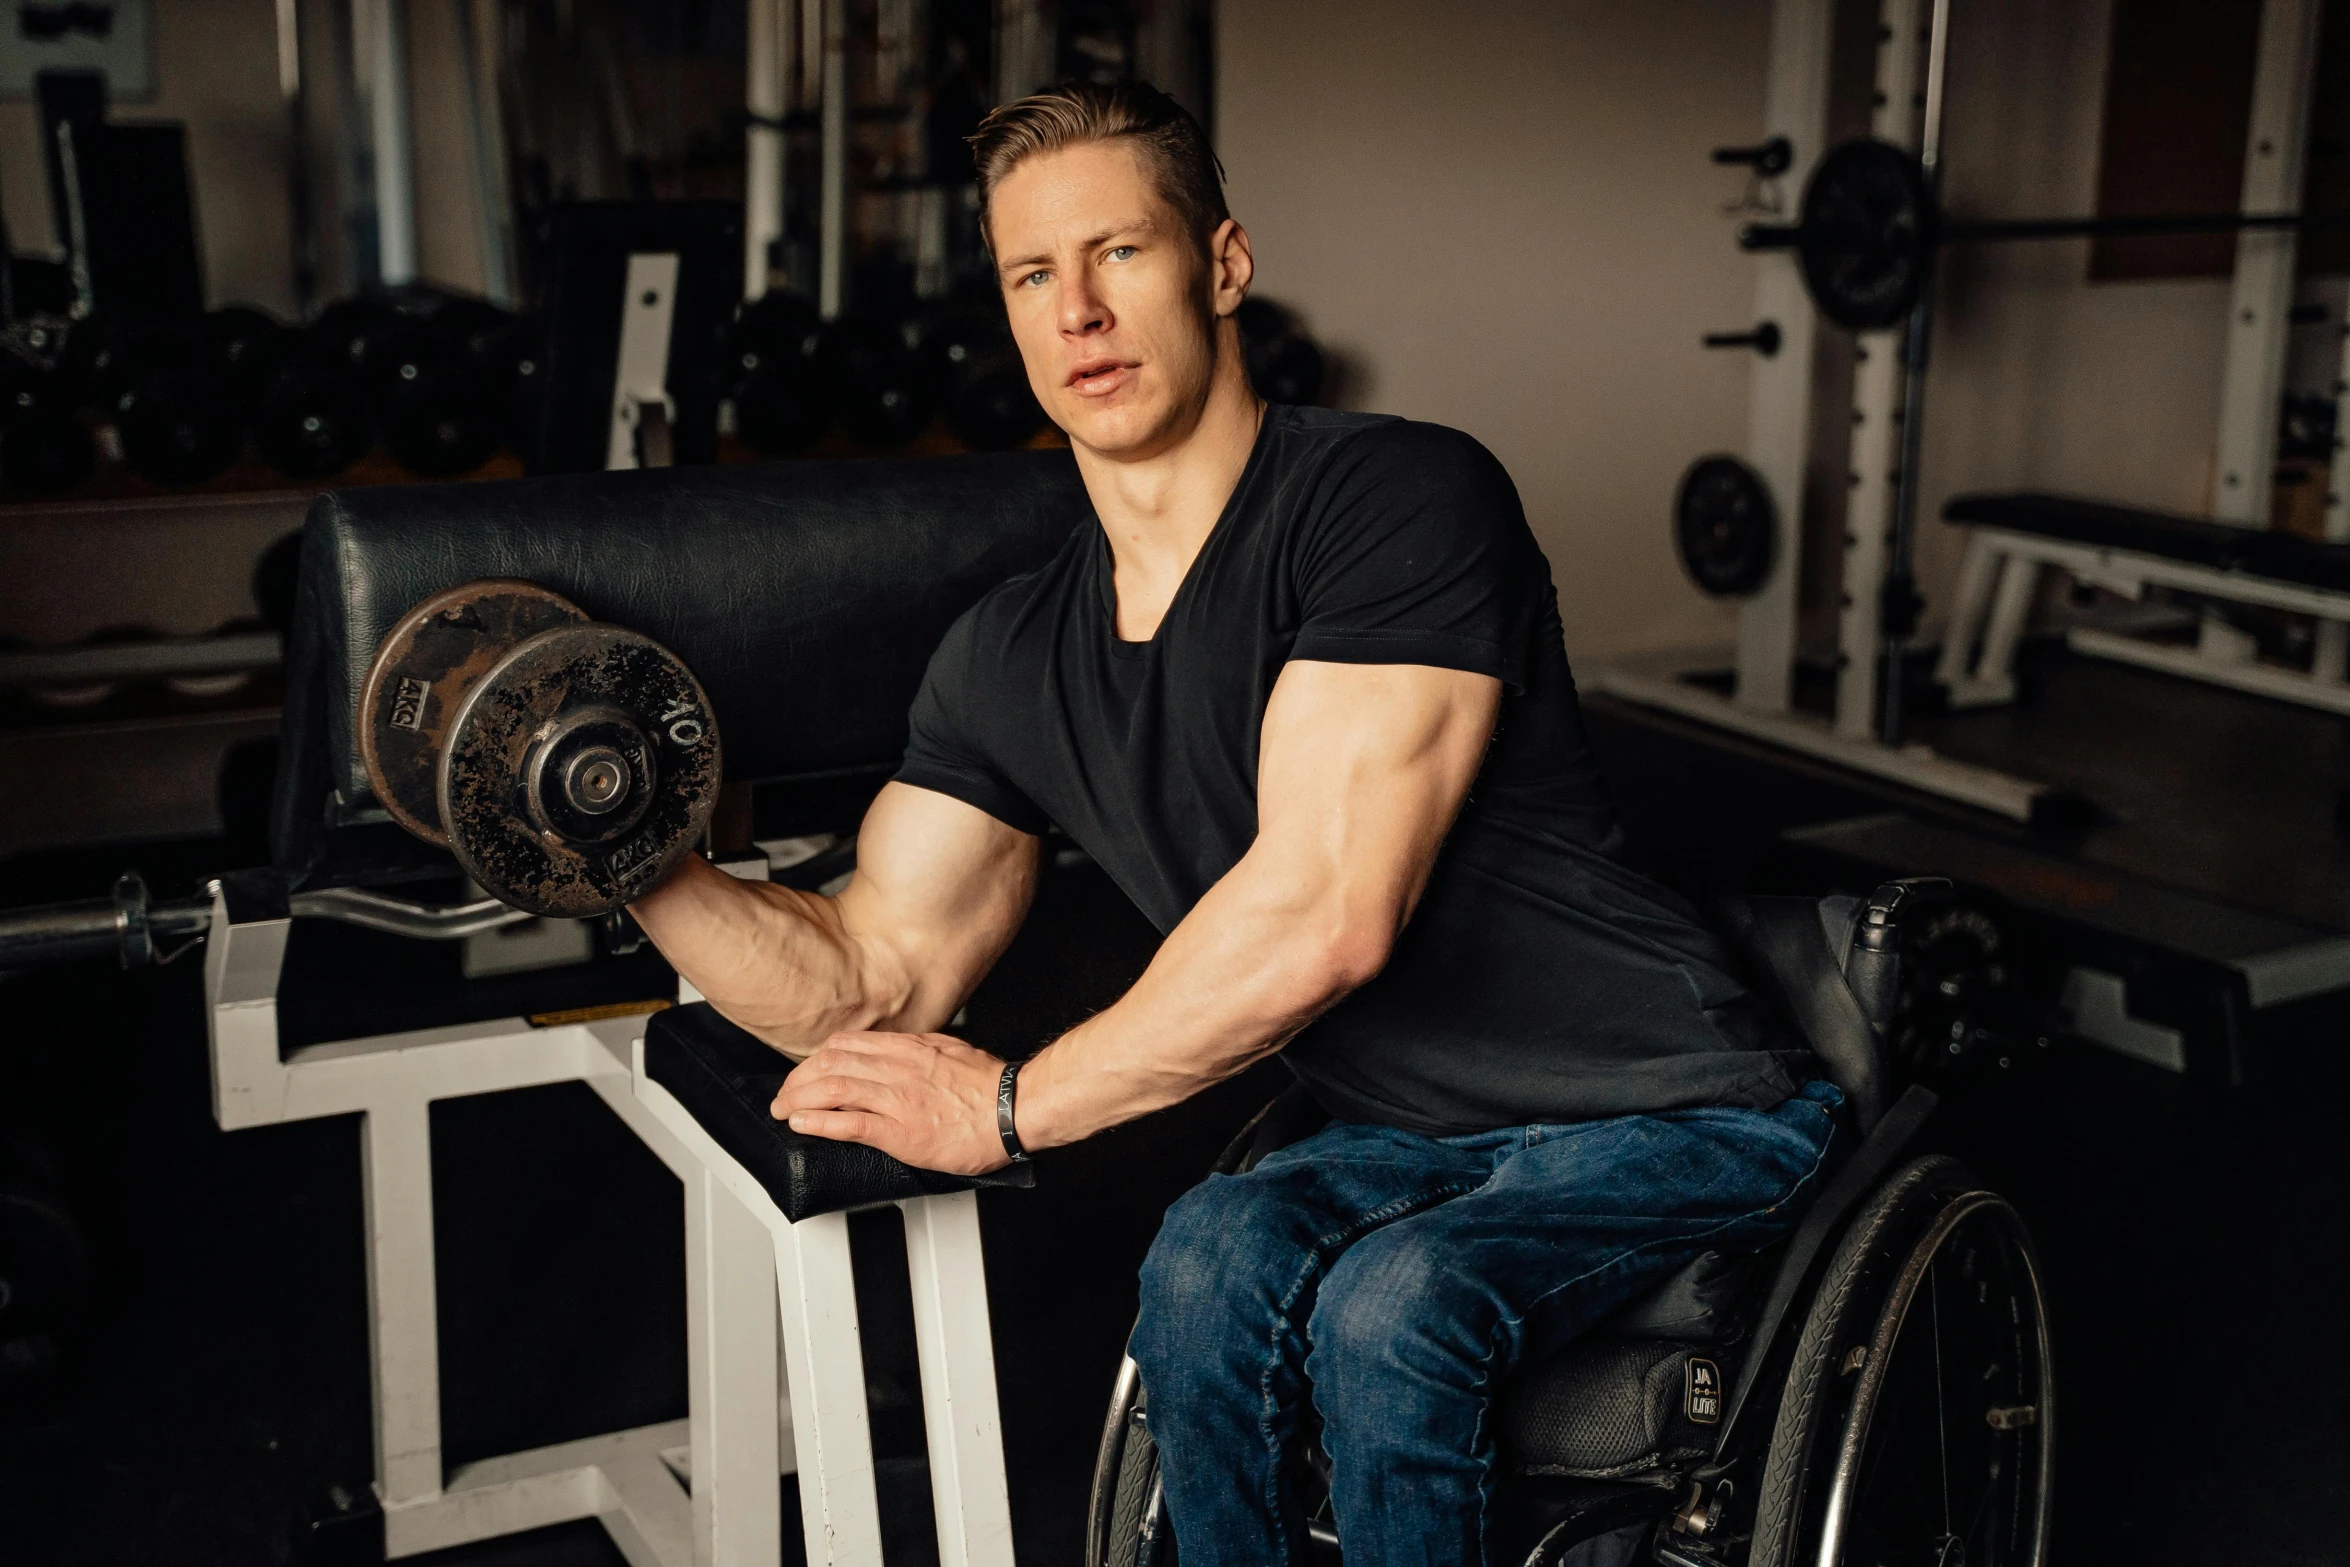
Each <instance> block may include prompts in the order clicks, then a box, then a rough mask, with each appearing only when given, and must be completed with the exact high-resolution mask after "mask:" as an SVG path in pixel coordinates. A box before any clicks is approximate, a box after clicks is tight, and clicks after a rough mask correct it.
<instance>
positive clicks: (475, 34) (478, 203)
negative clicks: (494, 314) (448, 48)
mask: <svg viewBox="0 0 2350 1567" xmlns="http://www.w3.org/2000/svg"><path fill="white" fill-rule="evenodd" d="M450 9H451V12H452V20H453V21H454V22H455V23H456V27H457V68H458V70H459V72H460V73H461V74H462V75H463V77H464V92H463V95H462V97H461V99H460V102H461V104H462V106H463V107H464V110H465V145H466V151H467V153H468V154H469V155H470V157H471V159H472V161H473V200H474V215H475V218H476V220H477V222H478V224H479V236H480V242H481V275H482V289H481V291H482V294H483V296H484V297H485V298H487V299H488V300H489V302H490V303H491V304H493V305H500V306H504V307H506V308H508V309H511V308H512V307H513V305H514V303H515V300H516V297H517V295H518V293H519V290H518V289H517V287H516V278H515V275H514V235H513V222H514V200H513V196H512V194H511V192H510V191H509V190H508V188H507V183H506V127H505V120H504V118H503V116H502V115H501V114H500V112H499V109H498V88H497V82H498V78H497V73H496V72H495V71H494V70H493V71H491V72H489V73H487V74H485V73H484V72H483V71H482V68H481V18H480V15H479V13H478V12H477V11H476V9H475V7H474V0H450Z"/></svg>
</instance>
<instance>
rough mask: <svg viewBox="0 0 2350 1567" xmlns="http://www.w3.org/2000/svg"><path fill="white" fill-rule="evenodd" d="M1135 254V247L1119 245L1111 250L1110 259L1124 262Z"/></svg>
mask: <svg viewBox="0 0 2350 1567" xmlns="http://www.w3.org/2000/svg"><path fill="white" fill-rule="evenodd" d="M1133 254H1134V247H1133V246H1132V245H1118V246H1115V247H1113V248H1112V249H1111V251H1110V259H1111V260H1112V261H1124V260H1125V259H1126V258H1127V257H1128V256H1131V255H1133Z"/></svg>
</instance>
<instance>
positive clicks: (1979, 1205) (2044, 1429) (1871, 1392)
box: [1816, 1191, 2056, 1567]
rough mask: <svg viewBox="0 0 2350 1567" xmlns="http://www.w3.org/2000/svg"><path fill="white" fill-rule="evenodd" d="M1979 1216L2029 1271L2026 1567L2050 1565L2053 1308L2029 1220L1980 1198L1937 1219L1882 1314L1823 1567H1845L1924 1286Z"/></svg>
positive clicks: (1855, 1404) (1959, 1201)
mask: <svg viewBox="0 0 2350 1567" xmlns="http://www.w3.org/2000/svg"><path fill="white" fill-rule="evenodd" d="M1978 1216H1980V1217H1984V1218H1988V1219H1990V1220H1992V1221H1993V1222H1994V1223H1996V1224H1997V1225H1998V1226H1999V1228H2000V1229H2001V1230H2003V1231H2004V1232H2005V1235H2006V1239H2007V1240H2008V1242H2009V1243H2010V1244H2011V1245H2012V1246H2013V1247H2014V1249H2015V1256H2016V1258H2017V1260H2018V1261H2020V1262H2021V1263H2022V1264H2023V1271H2024V1281H2025V1283H2026V1285H2027V1286H2028V1293H2029V1294H2030V1296H2031V1302H2032V1335H2033V1341H2034V1344H2035V1347H2036V1348H2037V1349H2038V1352H2039V1357H2040V1366H2039V1373H2040V1375H2039V1380H2040V1385H2039V1389H2038V1393H2037V1403H2038V1420H2037V1423H2038V1426H2039V1443H2040V1458H2039V1465H2038V1468H2039V1475H2038V1483H2037V1485H2036V1486H2035V1487H2034V1495H2033V1503H2032V1554H2031V1557H2030V1560H2029V1562H2028V1563H2027V1564H2026V1567H2040V1564H2041V1563H2043V1562H2044V1561H2046V1560H2047V1556H2048V1528H2049V1505H2048V1504H2049V1493H2050V1490H2051V1488H2052V1486H2053V1483H2054V1481H2055V1474H2056V1470H2055V1460H2056V1408H2055V1398H2054V1393H2053V1390H2054V1386H2055V1381H2056V1377H2055V1366H2054V1360H2053V1358H2052V1356H2051V1353H2050V1344H2049V1334H2048V1306H2047V1301H2046V1298H2045V1297H2044V1295H2043V1294H2042V1292H2041V1289H2040V1261H2039V1258H2038V1257H2037V1256H2036V1255H2035V1254H2034V1253H2033V1250H2032V1237H2031V1232H2030V1231H2029V1230H2028V1229H2026V1228H2025V1226H2024V1222H2023V1218H2022V1216H2021V1215H2020V1214H2018V1213H2017V1212H2016V1211H2015V1209H2014V1208H2013V1207H2012V1206H2011V1205H2010V1204H2009V1203H2008V1202H2007V1200H2006V1199H2004V1198H2002V1197H2000V1196H1999V1195H1997V1194H1996V1193H1993V1192H1984V1191H1977V1192H1968V1193H1965V1194H1963V1195H1961V1196H1959V1197H1956V1198H1953V1199H1952V1200H1951V1202H1950V1203H1949V1205H1948V1206H1946V1207H1945V1208H1944V1209H1943V1210H1942V1212H1941V1213H1940V1214H1938V1215H1936V1216H1935V1219H1934V1222H1933V1223H1932V1224H1931V1225H1929V1226H1928V1227H1927V1229H1926V1233H1925V1234H1924V1235H1923V1236H1922V1237H1921V1238H1920V1240H1919V1242H1918V1244H1917V1245H1916V1246H1914V1247H1912V1248H1911V1250H1910V1254H1909V1258H1908V1260H1907V1261H1906V1262H1904V1263H1903V1265H1902V1269H1901V1273H1900V1275H1899V1276H1898V1277H1897V1278H1895V1280H1894V1281H1893V1287H1892V1289H1891V1291H1890V1292H1888V1294H1887V1296H1886V1306H1885V1309H1884V1310H1883V1311H1881V1312H1880V1313H1879V1314H1878V1318H1877V1330H1876V1332H1875V1334H1874V1335H1873V1336H1872V1337H1871V1338H1870V1340H1869V1346H1868V1359H1867V1360H1866V1361H1865V1362H1864V1363H1863V1365H1862V1367H1861V1373H1860V1383H1859V1385H1858V1386H1857V1387H1856V1388H1855V1389H1854V1390H1853V1395H1852V1407H1851V1411H1850V1413H1849V1414H1848V1415H1847V1416H1846V1417H1845V1422H1844V1432H1843V1437H1842V1440H1841V1441H1840V1443H1839V1444H1838V1446H1837V1450H1836V1467H1835V1471H1834V1473H1833V1474H1832V1475H1831V1477H1830V1479H1829V1484H1828V1498H1827V1502H1826V1505H1825V1506H1824V1508H1823V1509H1822V1517H1821V1520H1820V1549H1819V1555H1818V1557H1817V1558H1816V1561H1817V1564H1818V1567H1841V1560H1842V1556H1843V1551H1844V1532H1845V1524H1846V1520H1847V1519H1848V1518H1849V1517H1850V1515H1851V1511H1852V1505H1853V1502H1854V1499H1855V1496H1856V1494H1857V1491H1858V1487H1859V1483H1860V1469H1861V1461H1862V1458H1863V1457H1864V1456H1865V1454H1866V1453H1867V1451H1868V1439H1869V1428H1870V1426H1871V1424H1872V1423H1873V1421H1874V1417H1875V1415H1876V1408H1877V1399H1878V1395H1879V1394H1880V1393H1882V1392H1883V1390H1884V1385H1885V1379H1886V1376H1887V1374H1888V1373H1889V1371H1890V1369H1891V1366H1892V1361H1893V1347H1894V1344H1895V1342H1896V1341H1897V1340H1898V1339H1899V1338H1900V1336H1901V1327H1902V1324H1903V1323H1904V1322H1905V1321H1906V1320H1907V1319H1908V1316H1909V1308H1910V1304H1911V1302H1912V1301H1913V1300H1915V1299H1916V1297H1917V1291H1918V1286H1919V1284H1921V1283H1922V1282H1923V1281H1924V1280H1925V1277H1926V1274H1927V1270H1928V1269H1930V1268H1931V1267H1932V1266H1933V1263H1934V1261H1935V1259H1936V1258H1938V1257H1939V1256H1940V1255H1941V1253H1942V1248H1943V1245H1944V1244H1945V1243H1946V1242H1947V1241H1948V1240H1949V1239H1950V1237H1951V1236H1952V1235H1953V1234H1955V1233H1956V1232H1957V1230H1958V1227H1959V1226H1960V1225H1961V1224H1964V1223H1965V1222H1966V1221H1967V1220H1968V1219H1970V1218H1975V1217H1978Z"/></svg>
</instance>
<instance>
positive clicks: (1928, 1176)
mask: <svg viewBox="0 0 2350 1567" xmlns="http://www.w3.org/2000/svg"><path fill="white" fill-rule="evenodd" d="M1981 1187H1982V1183H1981V1182H1980V1181H1978V1180H1977V1179H1976V1178H1975V1176H1974V1175H1973V1173H1972V1172H1970V1171H1969V1170H1968V1169H1967V1167H1966V1166H1965V1165H1963V1164H1960V1163H1959V1162H1958V1161H1957V1160H1956V1159H1952V1158H1949V1157H1947V1156H1945V1155H1940V1154H1935V1155H1929V1156H1927V1157H1926V1158H1923V1159H1917V1160H1913V1161H1912V1162H1911V1163H1909V1164H1907V1165H1905V1166H1903V1167H1902V1168H1901V1170H1899V1171H1898V1172H1897V1173H1895V1175H1894V1176H1893V1178H1892V1179H1891V1180H1889V1181H1887V1182H1886V1183H1885V1184H1884V1185H1883V1186H1881V1187H1879V1188H1878V1190H1877V1193H1876V1195H1875V1196H1873V1197H1871V1198H1870V1199H1869V1200H1868V1202H1867V1203H1866V1204H1865V1205H1864V1206H1863V1207H1862V1208H1861V1210H1860V1212H1859V1213H1858V1214H1857V1215H1856V1216H1854V1218H1853V1221H1852V1224H1851V1227H1850V1228H1848V1229H1846V1230H1845V1232H1844V1238H1843V1239H1842V1240H1841V1241H1839V1242H1838V1243H1837V1246H1836V1252H1835V1255H1834V1256H1833V1257H1832V1258H1831V1259H1830V1260H1829V1262H1828V1271H1827V1273H1826V1274H1825V1275H1824V1276H1823V1277H1822V1278H1821V1280H1820V1288H1819V1292H1818V1293H1817V1294H1816V1295H1814V1296H1813V1297H1812V1305H1811V1311H1810V1314H1809V1315H1808V1316H1806V1317H1805V1319H1804V1323H1803V1332H1802V1333H1801V1335H1799V1336H1798V1337H1797V1339H1796V1341H1795V1356H1794V1362H1793V1364H1792V1365H1791V1366H1790V1368H1789V1370H1788V1376H1787V1390H1786V1392H1785V1393H1784V1394H1783V1395H1782V1396H1781V1398H1780V1400H1779V1418H1778V1422H1777V1424H1776V1425H1775V1426H1773V1427H1772V1430H1771V1445H1770V1451H1769V1455H1768V1456H1767V1457H1766V1458H1765V1460H1764V1463H1763V1480H1762V1492H1761V1495H1760V1497H1759V1498H1758V1499H1757V1501H1756V1504H1755V1520H1754V1542H1753V1544H1752V1546H1751V1547H1750V1548H1749V1551H1748V1555H1747V1567H1789V1564H1790V1563H1791V1562H1792V1561H1793V1560H1794V1556H1795V1550H1796V1547H1797V1544H1798V1539H1799V1535H1800V1533H1801V1531H1802V1528H1803V1524H1804V1502H1805V1500H1806V1491H1807V1489H1808V1481H1809V1479H1810V1476H1811V1473H1812V1470H1813V1469H1814V1468H1815V1467H1816V1461H1817V1459H1818V1457H1819V1453H1820V1449H1821V1446H1822V1441H1821V1438H1822V1437H1823V1435H1824V1434H1826V1431H1827V1429H1828V1427H1829V1425H1830V1424H1831V1422H1833V1420H1834V1418H1835V1406H1836V1404H1837V1402H1838V1401H1837V1400H1836V1399H1835V1397H1834V1396H1833V1395H1834V1394H1835V1393H1836V1392H1837V1390H1838V1387H1839V1383H1840V1378H1839V1377H1838V1375H1837V1364H1838V1362H1839V1360H1840V1359H1841V1358H1842V1356H1843V1355H1844V1353H1845V1351H1846V1349H1847V1347H1848V1346H1849V1345H1850V1344H1851V1343H1852V1342H1853V1341H1854V1334H1855V1332H1856V1331H1857V1330H1858V1329H1859V1328H1861V1327H1862V1326H1864V1325H1866V1324H1863V1323H1862V1322H1860V1321H1859V1320H1858V1319H1859V1318H1860V1317H1861V1315H1862V1314H1863V1313H1864V1312H1865V1313H1866V1314H1867V1315H1868V1317H1869V1319H1870V1322H1872V1323H1873V1321H1874V1317H1875V1313H1876V1306H1877V1295H1878V1293H1879V1289H1878V1288H1871V1287H1866V1286H1871V1285H1876V1286H1881V1285H1882V1283H1883V1282H1884V1280H1885V1278H1886V1277H1887V1274H1888V1272H1889V1270H1890V1268H1892V1267H1897V1266H1898V1265H1899V1261H1900V1259H1899V1256H1898V1255H1897V1254H1898V1253H1899V1252H1900V1251H1902V1250H1904V1249H1906V1248H1907V1246H1908V1244H1909V1241H1910V1240H1911V1238H1912V1237H1914V1236H1916V1235H1917V1234H1918V1233H1919V1232H1920V1231H1921V1230H1923V1229H1924V1228H1925V1226H1926V1225H1927V1224H1928V1223H1929V1222H1931V1220H1932V1218H1933V1216H1934V1215H1935V1214H1936V1213H1938V1212H1940V1211H1941V1209H1942V1207H1943V1206H1944V1205H1945V1204H1946V1203H1948V1202H1950V1201H1952V1200H1953V1199H1955V1198H1957V1197H1959V1196H1962V1195H1964V1194H1965V1193H1967V1192H1970V1191H1977V1190H1980V1189H1981ZM1888 1253H1895V1254H1896V1255H1894V1256H1892V1257H1888V1255H1887V1254H1888Z"/></svg>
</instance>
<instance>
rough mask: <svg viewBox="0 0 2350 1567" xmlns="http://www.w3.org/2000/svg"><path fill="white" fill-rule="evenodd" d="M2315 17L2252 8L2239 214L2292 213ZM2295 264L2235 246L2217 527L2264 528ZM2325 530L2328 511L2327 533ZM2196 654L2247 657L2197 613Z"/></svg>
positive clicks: (2283, 7) (2269, 249)
mask: <svg viewBox="0 0 2350 1567" xmlns="http://www.w3.org/2000/svg"><path fill="white" fill-rule="evenodd" d="M2322 10H2323V7H2322V5H2321V4H2320V0H2261V7H2260V52H2259V56H2258V64H2257V65H2256V66H2255V67H2254V71H2253V77H2252V122H2251V125H2250V127H2249V129H2248V131H2247V133H2246V135H2245V138H2244V194H2243V203H2242V206H2243V210H2244V211H2247V212H2295V211H2299V210H2300V207H2301V185H2302V176H2303V169H2304V166H2305V163H2306V158H2307V153H2308V149H2309V108H2310V102H2311V100H2312V98H2313V97H2314V96H2315V94H2314V92H2313V91H2312V89H2311V81H2312V78H2313V77H2314V76H2315V74H2316V68H2317V26H2318V18H2319V15H2320V13H2321V11H2322ZM2299 254H2300V249H2299V237H2298V236H2297V235H2296V234H2295V233H2294V231H2293V230H2291V229H2248V230H2246V231H2245V232H2243V233H2241V234H2239V235H2237V236H2236V275H2235V285H2234V287H2233V288H2232V289H2231V290H2230V293H2229V297H2228V357H2227V366H2226V368H2225V370H2224V371H2223V372H2222V373H2221V377H2220V398H2219V444H2218V458H2219V464H2218V467H2219V480H2218V488H2217V493H2215V494H2214V495H2213V496H2212V504H2211V514H2212V516H2213V517H2214V518H2216V519H2217V520H2218V521H2221V522H2230V523H2235V524H2237V525H2239V526H2241V527H2247V528H2265V527H2267V526H2268V512H2269V499H2270V494H2271V492H2272V490H2273V489H2274V487H2275V479H2276V461H2277V425H2278V422H2279V420H2280V419H2281V417H2282V403H2281V399H2282V397H2283V395H2284V388H2285V352H2286V339H2287V336H2288V334H2289V333H2290V330H2291V326H2290V318H2291V314H2292V309H2293V271H2294V263H2295V261H2296V259H2297V258H2298V256H2299ZM2333 521H2334V510H2333V508H2331V507H2329V508H2328V512H2327V522H2328V526H2329V528H2330V527H2331V526H2332V524H2333ZM2340 637H2341V633H2339V632H2335V633H2334V644H2333V646H2332V648H2331V650H2330V651H2331V652H2332V655H2333V661H2334V664H2335V665H2336V667H2337V668H2338V667H2339V665H2340V662H2341V645H2340ZM2197 646H2198V651H2200V652H2201V653H2202V654H2203V656H2204V657H2206V658H2209V659H2215V660H2218V661H2220V662H2222V663H2232V664H2242V663H2249V662H2250V661H2251V659H2252V656H2253V653H2254V644H2253V640H2252V638H2251V636H2250V635H2248V634H2247V633H2245V632H2242V631H2239V630H2237V629H2236V628H2235V627H2234V626H2233V625H2231V624H2229V623H2228V622H2227V621H2226V620H2225V619H2223V618H2222V617H2221V616H2220V615H2218V614H2217V613H2216V612H2213V611H2210V610H2206V611H2205V612H2204V615H2203V625H2202V631H2201V636H2200V639H2199V642H2198V645H2197ZM2316 652H2317V656H2318V657H2319V658H2320V659H2323V658H2325V657H2326V656H2327V655H2328V652H2329V647H2328V643H2327V639H2326V638H2325V636H2324V635H2323V634H2322V632H2321V635H2320V638H2319V642H2318V646H2317V649H2316Z"/></svg>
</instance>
